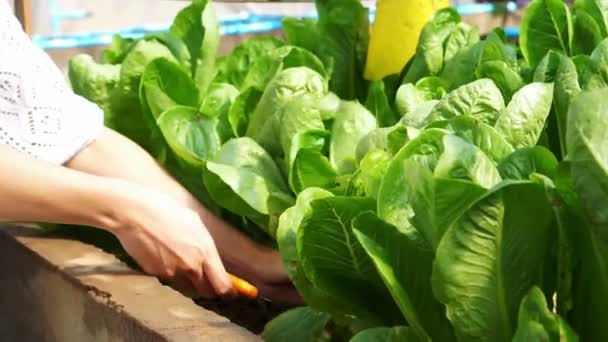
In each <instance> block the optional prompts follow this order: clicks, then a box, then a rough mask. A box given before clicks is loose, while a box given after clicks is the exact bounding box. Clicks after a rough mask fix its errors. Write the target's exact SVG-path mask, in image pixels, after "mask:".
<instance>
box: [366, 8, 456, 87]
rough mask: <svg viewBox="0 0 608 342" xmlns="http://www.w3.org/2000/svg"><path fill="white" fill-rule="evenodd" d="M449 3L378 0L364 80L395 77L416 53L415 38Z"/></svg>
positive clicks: (416, 42) (416, 43)
mask: <svg viewBox="0 0 608 342" xmlns="http://www.w3.org/2000/svg"><path fill="white" fill-rule="evenodd" d="M449 5H450V1H449V0H378V4H377V5H376V19H375V22H374V24H373V25H372V30H371V35H370V42H369V50H368V52H367V65H366V66H365V78H366V79H368V80H379V79H382V78H384V77H385V76H388V75H391V74H396V73H399V72H400V71H401V69H403V67H404V66H405V64H406V63H407V62H408V61H409V60H410V58H412V56H414V54H415V53H416V46H417V45H418V37H419V36H420V31H422V28H423V27H424V25H425V24H426V23H427V22H428V21H429V20H430V19H431V17H432V16H433V14H434V13H435V12H436V11H437V10H439V9H441V8H445V7H448V6H449Z"/></svg>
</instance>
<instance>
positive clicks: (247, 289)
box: [228, 273, 259, 299]
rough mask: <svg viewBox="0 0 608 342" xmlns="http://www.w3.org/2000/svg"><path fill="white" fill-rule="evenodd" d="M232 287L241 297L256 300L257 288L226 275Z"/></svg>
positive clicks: (231, 275)
mask: <svg viewBox="0 0 608 342" xmlns="http://www.w3.org/2000/svg"><path fill="white" fill-rule="evenodd" d="M228 277H230V281H232V286H233V287H234V289H235V290H236V291H237V292H238V294H240V295H241V296H244V297H247V298H249V299H258V295H259V291H258V288H257V287H255V286H253V285H252V284H250V283H249V282H247V281H246V280H243V279H241V278H239V277H237V276H235V275H233V274H230V273H228Z"/></svg>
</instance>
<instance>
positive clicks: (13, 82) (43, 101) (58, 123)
mask: <svg viewBox="0 0 608 342" xmlns="http://www.w3.org/2000/svg"><path fill="white" fill-rule="evenodd" d="M102 129H103V111H102V110H101V109H100V108H99V107H98V106H97V105H96V104H94V103H91V102H89V101H88V100H86V99H85V98H83V97H80V96H78V95H76V94H74V93H73V92H72V91H71V89H70V87H69V86H68V84H67V83H66V81H65V79H64V77H63V75H62V74H61V71H60V70H59V68H58V67H57V66H56V65H55V63H53V61H52V60H51V58H50V57H49V56H48V55H47V54H46V53H45V52H44V51H43V50H41V49H40V48H38V47H37V46H35V45H34V44H33V43H32V41H31V40H30V39H29V37H28V36H27V35H26V34H25V32H24V31H23V29H22V28H21V25H20V24H19V22H18V20H17V18H15V16H14V14H13V12H12V10H11V8H10V7H9V4H8V3H7V2H6V0H0V144H3V145H8V146H10V147H12V148H14V149H16V150H18V151H21V152H25V153H28V154H30V155H32V156H33V157H35V158H37V159H41V160H45V161H48V162H51V163H53V164H64V163H65V162H67V161H68V160H69V159H71V158H72V157H73V156H74V155H75V154H76V153H78V152H79V151H80V150H82V149H83V148H84V147H86V146H87V145H88V144H90V143H91V142H92V141H93V140H95V138H96V137H97V136H98V135H99V134H100V133H101V131H102Z"/></svg>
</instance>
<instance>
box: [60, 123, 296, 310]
mask: <svg viewBox="0 0 608 342" xmlns="http://www.w3.org/2000/svg"><path fill="white" fill-rule="evenodd" d="M123 165H128V167H123ZM66 166H67V167H69V168H72V169H75V170H79V171H83V172H86V173H88V174H94V175H99V176H103V177H112V178H114V179H122V180H126V181H129V182H133V183H136V184H141V185H143V186H146V187H147V188H148V189H155V190H158V191H159V192H162V194H167V195H168V196H171V198H173V199H174V200H175V201H176V202H175V203H179V205H181V206H183V207H185V208H189V209H190V210H192V212H195V213H196V214H198V217H200V222H202V223H203V224H204V227H203V224H200V229H201V230H205V232H203V233H201V234H204V235H205V236H209V235H211V237H213V240H214V241H215V245H216V246H217V251H218V252H219V255H220V257H221V259H222V261H223V264H224V265H225V267H226V269H227V270H228V271H229V272H231V273H233V274H234V275H236V276H238V277H240V278H242V279H244V280H247V281H249V282H251V283H252V284H253V285H255V286H257V287H258V288H259V290H260V293H261V295H262V296H264V297H267V298H270V299H272V300H274V301H277V302H282V303H284V304H287V305H291V304H299V303H301V299H300V298H299V296H298V295H297V292H296V291H295V289H294V287H293V284H292V283H291V282H290V280H289V278H288V277H287V273H286V272H285V270H284V269H283V264H282V261H281V257H280V255H279V253H278V252H277V251H276V250H272V249H269V248H265V247H262V246H260V245H259V244H257V243H255V242H253V241H252V240H251V239H249V238H248V237H246V236H245V235H243V234H241V233H240V232H239V231H238V230H236V229H234V228H233V227H231V226H230V225H229V224H227V223H226V222H224V221H222V220H221V219H220V218H218V217H216V216H215V215H213V214H212V213H211V212H210V211H209V210H207V209H206V208H205V207H204V206H203V205H202V204H201V203H200V202H199V201H197V199H196V198H194V197H193V196H192V194H190V193H189V192H188V191H187V190H186V189H184V188H183V187H182V186H181V185H180V184H179V183H178V182H176V181H175V180H174V179H173V178H172V177H171V176H170V175H169V174H168V173H167V172H166V171H165V170H163V169H162V168H161V167H160V166H159V165H158V164H157V163H156V161H155V160H154V159H153V158H152V157H151V156H150V155H149V154H148V153H146V151H144V150H143V149H142V148H141V147H139V146H137V145H136V144H135V143H133V142H132V141H130V140H129V139H127V138H125V137H124V136H122V135H120V134H118V133H116V132H114V131H113V130H111V129H106V130H105V131H104V133H103V134H102V135H101V136H100V137H99V138H98V139H97V140H96V141H95V142H94V143H92V144H91V145H89V146H88V147H87V148H86V149H85V150H83V151H82V152H80V153H79V154H78V155H77V156H76V157H75V158H74V159H73V160H71V161H69V162H68V163H67V164H66ZM144 197H145V196H144ZM151 198H155V196H151ZM134 200H135V199H134ZM159 202H163V201H159ZM156 206H157V209H156V211H157V212H158V213H152V214H150V215H151V216H150V217H155V216H154V215H160V214H161V213H162V214H164V215H173V214H172V213H170V212H171V210H169V209H168V208H166V207H162V205H156ZM179 210H183V208H180V209H176V212H178V211H179ZM136 212H137V211H135V213H136ZM176 215H177V214H176ZM177 216H179V215H177ZM184 216H188V215H184ZM139 219H140V220H143V219H144V218H142V217H141V216H139ZM155 220H158V219H155ZM151 221H153V220H151ZM167 221H169V219H168V218H167ZM142 222H143V221H142ZM148 222H150V221H148ZM176 222H177V221H176ZM153 223H154V222H152V223H151V224H153ZM142 225H143V224H142ZM151 227H156V228H154V230H155V231H156V230H157V229H158V230H160V229H169V230H173V229H184V228H181V227H176V224H174V223H168V225H167V226H164V227H160V226H158V225H156V226H151ZM205 227H206V229H205ZM136 231H139V232H141V229H136ZM207 231H208V233H207ZM118 234H119V235H120V234H121V233H118ZM133 234H140V233H133ZM158 234H160V232H159V233H158ZM123 235H124V234H123ZM193 236H194V235H193ZM123 240H124V239H123ZM213 254H214V255H216V252H215V249H214V252H213ZM142 258H143V256H142ZM214 258H215V257H214Z"/></svg>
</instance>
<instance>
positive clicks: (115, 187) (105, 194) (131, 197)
mask: <svg viewBox="0 0 608 342" xmlns="http://www.w3.org/2000/svg"><path fill="white" fill-rule="evenodd" d="M94 187H95V188H94V189H92V191H90V193H89V196H90V198H89V201H87V202H88V203H90V205H89V208H90V209H91V210H89V211H88V214H87V216H88V217H87V219H88V220H89V222H90V223H89V225H91V226H94V227H97V228H100V229H104V230H106V231H108V232H110V233H113V234H118V233H120V232H121V231H122V230H124V229H125V228H126V227H127V226H130V225H131V224H130V222H131V221H132V220H133V217H132V214H133V213H134V212H136V211H138V210H137V208H136V207H137V206H138V205H141V204H140V202H141V201H140V200H139V198H141V197H138V195H137V194H138V193H141V190H140V189H138V187H137V186H135V185H133V184H130V183H129V182H126V181H122V180H117V179H110V178H103V177H100V180H99V181H98V182H96V183H95V186H94Z"/></svg>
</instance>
